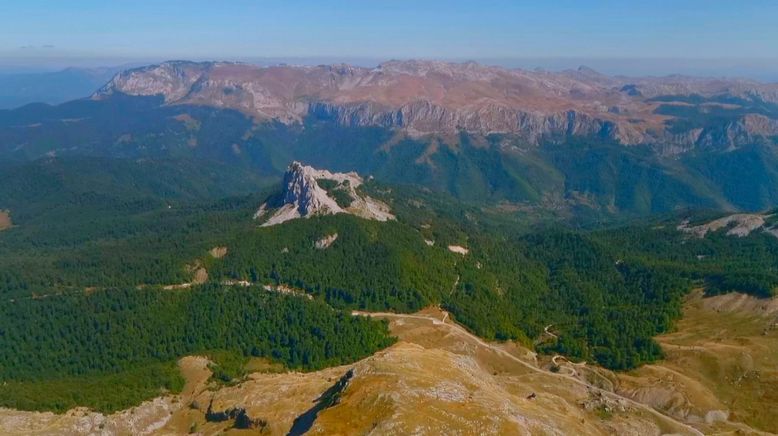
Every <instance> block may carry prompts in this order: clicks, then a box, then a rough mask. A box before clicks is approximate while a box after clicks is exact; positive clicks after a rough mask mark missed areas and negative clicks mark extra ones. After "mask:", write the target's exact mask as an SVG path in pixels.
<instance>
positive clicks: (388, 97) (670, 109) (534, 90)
mask: <svg viewBox="0 0 778 436" xmlns="http://www.w3.org/2000/svg"><path fill="white" fill-rule="evenodd" d="M117 92H119V93H125V94H130V95H163V96H164V98H165V102H166V103H167V104H199V105H208V106H215V107H221V108H230V109H236V110H239V111H241V112H244V113H246V114H248V115H251V116H253V117H255V118H257V119H260V120H277V121H280V122H282V123H287V124H288V123H298V122H301V121H302V120H303V119H305V118H306V117H309V116H315V117H319V118H326V119H330V120H333V121H335V122H337V123H339V124H342V125H345V126H352V127H355V126H382V127H391V128H397V129H403V130H405V131H406V132H408V133H409V134H411V135H425V134H452V133H457V132H459V131H466V132H469V133H476V134H489V133H506V134H514V135H516V136H517V137H519V138H521V139H522V140H524V141H526V142H528V143H530V144H539V143H541V142H543V141H545V140H559V139H563V138H564V137H568V136H596V137H601V138H607V139H611V140H615V141H618V142H621V143H622V144H625V145H630V144H659V145H662V146H665V148H666V149H668V150H686V149H689V148H692V147H694V146H697V145H701V146H717V147H724V148H727V147H735V146H738V145H741V144H744V143H747V142H749V141H753V139H754V138H755V137H761V136H765V135H769V134H770V132H774V131H775V124H776V122H777V121H776V119H778V85H776V84H773V85H766V84H761V83H757V82H750V81H743V80H720V79H700V78H689V77H681V76H669V77H665V78H624V77H610V76H606V75H603V74H599V73H597V72H595V71H592V70H590V69H587V68H581V69H579V70H576V71H565V72H561V73H551V72H544V71H524V70H508V69H504V68H498V67H488V66H482V65H479V64H476V63H472V62H469V63H464V64H455V63H445V62H432V61H391V62H387V63H384V64H381V65H379V66H378V67H376V68H360V67H352V66H348V65H334V66H317V67H302V66H301V67H293V66H275V67H258V66H253V65H246V64H235V63H192V62H166V63H163V64H160V65H155V66H149V67H143V68H139V69H134V70H129V71H125V72H123V73H121V74H119V75H117V76H116V77H115V78H114V79H113V80H112V81H111V82H110V83H108V84H107V85H106V86H105V87H104V88H102V89H101V90H100V91H98V92H97V93H96V94H95V96H94V98H105V97H107V96H110V95H112V94H114V93H117ZM668 97H674V98H668ZM690 108H691V109H694V110H697V112H699V113H698V114H696V115H699V116H705V115H706V114H708V113H712V112H716V111H718V112H721V113H723V114H724V115H725V117H723V118H726V119H727V121H726V122H729V123H733V125H732V126H730V127H726V126H723V125H721V123H719V125H715V126H698V125H693V124H694V123H690V125H688V126H686V127H683V128H682V129H680V131H679V128H675V129H673V131H672V132H670V131H669V129H668V126H669V125H670V124H671V123H672V121H674V120H678V119H681V120H685V119H686V117H692V115H690V114H688V113H683V111H686V112H688V111H689V110H690ZM659 109H662V110H659ZM679 112H681V113H680V114H679ZM718 112H717V115H716V116H718V117H719V118H722V117H721V114H720V113H718ZM754 115H761V116H763V117H764V118H765V119H766V120H765V121H755V120H747V117H749V116H754ZM699 116H698V117H697V118H699ZM697 118H694V117H692V119H694V120H696V119H697ZM701 127H705V128H707V131H703V130H700V129H701ZM722 127H726V129H725V130H726V133H724V134H722V133H721V132H722V131H721V128H722Z"/></svg>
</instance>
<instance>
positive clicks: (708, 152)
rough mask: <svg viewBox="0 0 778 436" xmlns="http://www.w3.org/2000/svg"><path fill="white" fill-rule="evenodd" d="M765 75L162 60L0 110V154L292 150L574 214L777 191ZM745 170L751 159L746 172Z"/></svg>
mask: <svg viewBox="0 0 778 436" xmlns="http://www.w3.org/2000/svg"><path fill="white" fill-rule="evenodd" d="M776 137H778V85H776V84H767V83H760V82H756V81H751V80H738V79H706V78H694V77H684V76H668V77H661V78H655V77H643V78H630V77H620V76H619V77H611V76H606V75H603V74H600V73H598V72H596V71H593V70H591V69H588V68H585V67H581V68H579V69H577V70H569V71H562V72H556V73H552V72H543V71H527V70H520V69H505V68H501V67H490V66H484V65H479V64H476V63H445V62H438V61H423V60H417V61H389V62H385V63H382V64H380V65H379V66H377V67H372V68H368V67H357V66H349V65H322V66H286V65H279V66H270V67H259V66H255V65H248V64H238V63H224V62H201V63H196V62H186V61H173V62H165V63H162V64H159V65H151V66H146V67H140V68H134V69H129V70H126V71H123V72H121V73H119V74H117V75H116V76H115V77H114V78H113V79H111V80H110V81H109V82H107V83H106V84H105V85H104V86H102V87H101V88H100V89H99V90H97V91H96V92H94V93H93V95H92V97H91V98H88V99H80V100H75V101H72V102H68V103H65V104H61V105H58V106H48V105H41V104H33V105H28V106H25V107H22V108H17V109H14V110H10V111H0V140H2V141H1V142H0V156H2V157H3V158H4V159H5V160H7V161H9V162H26V161H30V160H35V159H39V158H41V157H46V156H48V157H51V156H59V157H63V158H66V157H83V156H91V157H108V158H130V159H138V158H144V159H189V160H196V161H199V162H201V163H211V164H216V163H218V164H224V165H227V166H229V167H231V168H233V172H234V174H238V173H239V171H245V172H251V173H253V175H259V176H261V177H269V178H280V177H281V175H282V174H283V172H284V171H285V170H286V167H287V165H288V164H289V162H291V161H295V160H298V161H301V162H305V163H306V164H309V165H312V166H314V167H316V168H323V169H328V170H330V171H341V172H349V171H358V172H359V173H360V174H364V175H374V176H376V178H377V179H378V180H381V181H385V182H389V183H400V184H415V185H421V186H425V187H428V188H430V189H433V190H435V191H439V192H445V193H448V194H451V195H453V196H454V197H456V198H459V199H461V200H465V201H473V202H477V203H480V204H484V205H489V206H495V205H498V204H502V206H500V207H508V208H509V209H512V210H522V215H527V213H528V212H531V214H536V213H540V214H551V215H554V216H557V217H561V218H565V219H568V218H570V219H576V220H579V222H586V221H590V220H598V219H602V218H614V217H618V216H620V215H621V214H626V215H624V216H644V215H647V214H653V213H661V212H668V211H674V210H678V209H683V208H711V209H727V210H749V211H755V210H763V209H767V208H770V207H772V206H774V205H775V204H778V171H776V168H778V153H777V152H776V143H775V139H776ZM745 175H748V177H744V176H745Z"/></svg>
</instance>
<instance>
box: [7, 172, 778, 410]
mask: <svg viewBox="0 0 778 436" xmlns="http://www.w3.org/2000/svg"><path fill="white" fill-rule="evenodd" d="M188 162H190V163H189V164H183V165H182V166H178V168H187V166H186V165H191V167H190V168H192V169H197V168H199V169H201V170H203V169H204V168H203V167H202V166H201V165H202V163H200V162H196V161H195V162H192V161H188ZM168 165H173V166H176V164H174V163H171V162H169V161H157V160H142V161H136V160H132V161H108V162H105V161H103V160H100V159H97V160H92V159H86V160H80V159H76V160H72V161H71V160H68V159H65V160H60V159H47V160H44V161H40V162H35V163H32V164H27V165H25V166H17V167H15V168H14V169H13V170H12V172H5V173H4V174H3V176H4V177H6V178H5V181H4V183H3V184H2V185H0V186H1V188H0V189H2V190H3V191H2V192H4V193H5V194H4V195H3V196H2V198H1V199H0V200H4V203H0V210H9V211H10V216H11V218H12V220H13V226H12V227H10V228H8V229H5V230H3V231H1V232H0V297H2V301H1V302H0V305H2V311H4V312H5V313H6V315H8V316H3V317H2V318H3V325H2V326H0V331H2V332H5V333H4V334H3V335H2V341H4V343H3V349H4V350H11V351H8V352H6V353H5V354H4V355H3V354H2V353H0V379H2V380H3V381H4V382H6V383H7V384H6V385H3V387H0V400H2V404H4V405H11V406H14V407H24V408H45V409H57V410H62V409H63V408H67V407H70V406H72V405H75V404H85V405H90V406H93V407H99V408H101V409H104V410H113V409H115V408H118V407H125V406H126V405H128V404H131V403H133V402H136V401H139V400H141V399H144V398H149V397H150V396H153V395H156V393H158V392H159V388H160V387H165V386H167V389H172V390H175V389H176V388H177V387H180V385H178V384H177V383H178V381H176V380H177V378H176V377H177V376H176V372H175V371H174V368H173V366H172V362H174V360H175V359H176V358H177V357H180V356H181V355H184V354H187V353H193V352H200V351H203V352H204V351H206V350H209V349H216V350H222V351H224V350H226V351H227V352H229V353H233V354H236V355H238V356H242V358H247V357H250V356H262V357H269V358H271V359H274V360H277V361H279V362H283V363H285V364H286V365H289V366H291V367H302V368H315V367H320V366H322V365H331V364H335V363H343V362H349V361H353V360H354V359H356V358H359V357H361V356H364V355H367V354H369V353H371V352H373V351H375V350H377V349H379V348H381V347H383V346H386V345H387V344H389V343H390V342H391V339H390V338H388V337H387V332H386V330H385V327H382V326H381V325H380V324H376V323H373V322H367V321H360V322H357V321H355V320H353V319H352V318H351V317H350V315H348V313H349V312H350V311H351V310H353V309H362V310H375V311H387V310H388V311H399V312H413V311H416V310H418V309H421V308H423V307H425V306H429V305H441V306H442V307H443V308H445V309H446V310H448V311H449V312H450V313H451V315H452V318H453V319H455V320H456V321H457V322H460V323H462V324H464V325H465V326H466V327H467V328H469V329H470V330H472V331H473V332H475V333H476V334H478V335H479V336H481V337H484V338H486V339H493V340H518V341H521V342H522V343H524V344H525V345H527V346H530V347H534V348H535V349H537V350H538V351H542V352H549V353H552V352H553V353H562V354H565V355H567V356H569V357H570V358H573V359H585V360H587V361H592V362H598V363H600V364H602V365H604V366H606V367H608V368H612V369H628V368H634V367H635V366H637V365H640V364H642V363H645V362H651V361H654V360H656V359H658V358H661V357H662V352H661V349H660V348H659V347H658V346H657V344H656V343H655V342H654V341H653V339H652V337H653V336H655V335H657V334H659V333H662V332H665V331H667V330H668V329H670V328H671V327H672V325H673V322H674V320H676V319H677V318H678V317H679V316H680V308H681V301H682V299H683V297H684V295H685V294H686V293H687V292H688V291H689V290H690V289H692V288H693V287H695V286H702V287H706V288H707V289H708V290H709V291H710V292H728V291H731V290H741V291H747V292H751V293H753V294H755V295H759V296H768V295H772V294H773V293H774V289H775V288H776V286H777V285H778V274H776V268H777V267H778V238H776V237H775V236H774V235H773V234H771V233H769V232H767V231H764V230H759V231H754V232H752V233H751V234H749V235H748V236H744V237H736V236H729V235H727V229H728V227H725V228H724V230H719V231H713V232H710V233H709V234H705V235H704V236H703V237H699V236H698V235H695V234H691V233H688V232H683V231H680V230H678V229H677V228H676V227H677V226H678V225H679V224H680V223H681V219H682V218H687V219H688V218H692V220H691V221H689V223H688V225H694V224H696V223H697V222H698V221H699V222H702V221H703V219H705V220H711V219H713V218H715V217H710V216H700V217H698V218H699V219H697V220H696V221H695V219H694V218H695V217H694V216H692V217H679V216H672V217H669V218H665V219H662V220H657V219H651V220H649V221H647V222H644V223H641V224H630V225H626V226H621V227H615V228H605V229H603V228H600V229H595V230H587V231H582V230H574V229H571V228H569V227H565V226H562V225H560V224H558V223H555V222H553V221H550V222H545V223H542V222H541V223H540V224H539V223H538V220H541V221H542V218H543V215H540V214H537V213H536V212H532V211H522V210H516V209H512V208H495V207H486V206H484V205H483V204H482V203H462V202H459V201H457V200H456V199H454V198H453V197H449V196H447V195H441V194H438V193H435V192H433V191H430V190H427V189H419V188H415V187H409V186H393V185H386V184H382V183H379V182H377V181H369V182H367V183H365V185H363V186H360V189H361V190H364V191H365V192H366V193H369V195H371V196H372V197H375V198H377V199H380V200H382V201H384V202H386V203H387V204H388V205H389V207H390V208H391V210H392V213H394V214H395V215H396V217H397V220H393V221H388V222H378V221H370V220H365V219H361V218H358V217H355V216H350V215H343V214H341V215H332V216H317V217H311V218H301V219H293V220H291V221H288V222H285V223H282V224H279V225H275V226H271V227H259V226H258V223H257V222H256V221H254V220H253V219H252V217H253V215H254V213H255V212H256V210H257V208H258V207H259V205H260V204H262V203H263V202H264V201H265V200H266V199H267V198H268V197H269V196H273V195H275V191H276V190H277V189H278V188H271V189H268V190H265V191H264V193H260V191H261V189H262V188H261V186H263V183H264V179H262V178H259V179H255V180H256V181H255V182H251V183H254V184H255V185H254V186H253V187H251V186H248V185H249V184H251V183H249V181H250V180H252V179H242V178H241V177H240V173H237V172H233V173H230V172H229V171H226V172H221V171H220V170H219V167H218V166H206V167H205V168H210V171H212V172H211V173H207V174H210V175H201V173H200V172H195V171H194V170H193V171H175V170H174V169H170V171H167V170H166V169H168V168H169V167H168ZM10 175H12V176H10ZM39 176H41V177H39ZM227 191H230V192H231V193H235V194H239V193H242V194H241V195H234V196H230V197H225V198H218V197H220V196H221V195H223V194H224V193H226V192H227ZM248 191H254V193H253V194H248V193H246V192H248ZM533 213H534V215H533ZM768 215H769V214H768ZM768 215H766V216H768ZM517 216H524V217H525V218H526V219H524V220H523V221H522V222H519V221H517ZM770 216H771V215H770ZM766 219H767V222H766V223H765V228H764V229H772V226H773V225H774V224H775V223H773V221H771V220H773V218H766ZM322 240H328V241H329V242H328V243H327V244H322V243H320V241H322ZM182 285H183V286H182ZM286 294H291V295H286ZM302 294H306V295H308V296H310V299H309V298H306V297H302V296H300V295H302ZM159 311H161V312H159ZM290 311H292V312H293V313H297V314H299V317H298V316H297V315H295V316H294V317H293V318H289V317H286V316H282V314H288V313H292V312H290ZM219 313H225V314H231V315H230V316H228V317H226V318H224V317H222V316H221V315H219ZM251 313H254V314H255V315H256V313H259V314H265V315H260V316H261V318H260V319H256V320H255V321H256V323H253V324H252V327H251V328H248V327H247V326H246V325H245V324H244V323H245V321H246V320H247V319H249V320H251V319H254V318H252V316H254V315H251ZM11 314H13V316H11ZM155 314H158V315H159V316H156V315H155ZM179 315H180V316H179ZM149 317H151V318H153V319H151V318H149ZM549 324H553V326H554V327H553V329H554V333H555V334H556V336H558V339H553V338H551V337H549V336H548V335H544V334H543V328H544V327H545V326H548V325H549ZM33 326H35V327H34V328H33ZM292 326H295V327H294V329H293V330H290V329H291V328H292ZM323 326H331V328H330V327H327V328H324V327H323ZM168 329H169V330H168ZM131 331H132V332H141V333H142V334H139V335H135V336H133V338H130V339H127V340H120V338H123V337H125V336H126V335H127V334H129V333H128V332H131ZM160 331H164V334H162V333H159V332H160ZM273 331H278V332H281V331H284V332H286V333H285V334H286V335H287V336H284V337H280V336H274V335H273V334H272V332H273ZM114 333H115V334H114ZM123 335H125V336H123ZM289 335H291V336H289ZM84 338H92V340H93V341H96V342H95V343H97V344H99V347H98V348H95V349H94V350H93V351H95V352H97V350H98V349H99V350H100V351H99V354H104V355H105V356H109V357H110V356H112V357H110V359H109V360H105V361H103V360H101V358H98V357H97V356H98V355H97V354H95V355H92V354H90V353H91V351H89V350H85V349H84V348H83V345H84V343H85V342H84ZM263 338H264V339H263ZM92 340H90V341H92ZM35 341H38V342H40V343H41V344H44V345H45V346H41V347H39V348H35V347H33V345H32V344H33V343H34V342H35ZM268 341H269V342H268ZM327 344H330V345H327ZM322 345H324V346H325V348H324V349H322V348H321V346H322ZM217 354H218V353H215V354H214V355H217ZM128 356H130V357H131V358H130V357H128ZM132 356H134V357H132ZM84 359H85V360H84ZM111 359H112V360H111ZM165 368H166V369H165ZM152 374H156V375H152ZM125 376H127V377H128V378H127V380H128V383H130V384H131V385H132V386H134V387H133V388H130V387H129V386H128V387H127V389H126V390H125V391H123V392H126V395H125V394H121V395H118V394H117V396H116V397H112V398H107V397H106V396H105V395H103V394H102V393H101V390H102V388H100V386H105V385H104V384H100V383H116V380H121V379H122V378H123V377H125ZM85 381H90V383H88V384H87V385H88V386H92V387H94V389H91V388H89V389H87V390H82V389H80V388H74V386H87V385H84V383H85ZM92 382H94V383H95V384H92ZM44 386H46V388H45V389H44ZM46 389H47V390H49V391H50V392H47V394H46V395H45V396H42V392H43V391H44V390H46ZM44 397H45V398H51V399H52V400H51V401H48V402H47V401H43V400H44V399H45V398H44Z"/></svg>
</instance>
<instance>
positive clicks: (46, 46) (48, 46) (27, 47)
mask: <svg viewBox="0 0 778 436" xmlns="http://www.w3.org/2000/svg"><path fill="white" fill-rule="evenodd" d="M52 48H55V46H53V45H51V44H43V45H20V46H19V50H38V49H43V50H46V49H52Z"/></svg>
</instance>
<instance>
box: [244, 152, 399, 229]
mask: <svg viewBox="0 0 778 436" xmlns="http://www.w3.org/2000/svg"><path fill="white" fill-rule="evenodd" d="M325 183H326V184H327V186H328V189H325V188H323V187H322V186H320V185H322V184H325ZM362 183H363V180H362V178H361V177H360V176H359V175H358V174H357V173H355V172H350V173H331V172H329V171H327V170H317V169H315V168H313V167H310V166H306V165H303V164H301V163H300V162H292V163H291V164H290V165H289V168H288V169H287V171H286V173H285V174H284V181H283V185H282V186H283V191H282V193H281V195H280V197H278V198H276V199H273V200H270V201H268V202H266V203H263V204H262V205H261V206H260V208H259V210H258V211H257V212H256V214H255V215H254V219H258V220H264V222H263V223H262V226H263V227H269V226H273V225H276V224H281V223H283V222H285V221H289V220H292V219H296V218H309V217H312V216H315V215H335V214H339V213H348V214H351V215H356V216H360V217H362V218H365V219H373V220H377V221H387V220H390V219H394V215H392V214H391V212H390V211H389V206H387V205H386V204H384V203H383V202H381V201H378V200H375V199H373V198H371V197H369V196H367V195H363V194H361V193H359V192H357V188H358V187H359V186H360V185H361V184H362Z"/></svg>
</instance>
